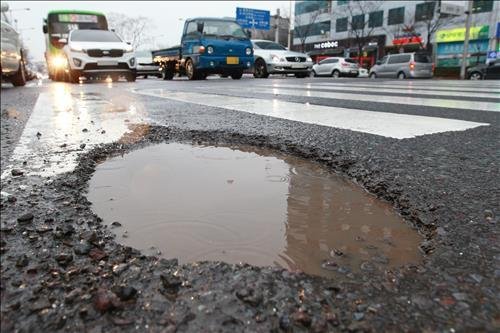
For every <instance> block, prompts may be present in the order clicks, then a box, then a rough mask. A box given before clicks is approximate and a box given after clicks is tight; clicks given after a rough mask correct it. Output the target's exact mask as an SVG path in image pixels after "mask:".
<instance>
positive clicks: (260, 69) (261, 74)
mask: <svg viewBox="0 0 500 333" xmlns="http://www.w3.org/2000/svg"><path fill="white" fill-rule="evenodd" d="M253 76H254V77H256V78H258V79H265V78H267V77H269V73H268V72H267V65H266V62H265V61H264V60H262V59H258V60H257V61H256V62H255V67H254V70H253Z"/></svg>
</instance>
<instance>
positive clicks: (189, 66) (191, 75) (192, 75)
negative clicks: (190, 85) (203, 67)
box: [186, 59, 200, 80]
mask: <svg viewBox="0 0 500 333" xmlns="http://www.w3.org/2000/svg"><path fill="white" fill-rule="evenodd" d="M186 75H187V77H188V79H190V80H199V79H200V73H199V72H198V71H197V70H196V68H195V67H194V64H193V60H192V59H188V60H187V61H186Z"/></svg>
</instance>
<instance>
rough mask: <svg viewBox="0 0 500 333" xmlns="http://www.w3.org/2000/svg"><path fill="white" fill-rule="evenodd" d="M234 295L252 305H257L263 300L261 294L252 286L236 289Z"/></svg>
mask: <svg viewBox="0 0 500 333" xmlns="http://www.w3.org/2000/svg"><path fill="white" fill-rule="evenodd" d="M236 297H238V299H240V300H241V301H242V302H245V303H248V304H250V305H252V306H257V305H259V304H260V303H261V302H262V300H263V297H262V294H261V293H260V292H259V291H257V290H255V289H253V288H243V289H241V290H238V291H236Z"/></svg>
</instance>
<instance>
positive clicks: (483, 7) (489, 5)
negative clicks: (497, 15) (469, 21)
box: [472, 0, 494, 13]
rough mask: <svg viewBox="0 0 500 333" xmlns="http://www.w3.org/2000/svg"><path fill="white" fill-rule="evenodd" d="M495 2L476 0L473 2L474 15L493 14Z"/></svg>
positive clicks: (491, 0)
mask: <svg viewBox="0 0 500 333" xmlns="http://www.w3.org/2000/svg"><path fill="white" fill-rule="evenodd" d="M493 2H494V1H493V0H474V1H473V2H472V12H473V13H484V12H491V11H492V10H493Z"/></svg>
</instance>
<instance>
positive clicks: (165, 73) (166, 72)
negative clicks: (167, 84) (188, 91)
mask: <svg viewBox="0 0 500 333" xmlns="http://www.w3.org/2000/svg"><path fill="white" fill-rule="evenodd" d="M174 75H175V73H174V72H173V71H172V70H170V69H169V68H168V67H164V68H163V70H162V71H161V77H162V79H163V80H172V79H173V78H174Z"/></svg>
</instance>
